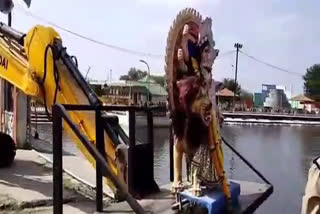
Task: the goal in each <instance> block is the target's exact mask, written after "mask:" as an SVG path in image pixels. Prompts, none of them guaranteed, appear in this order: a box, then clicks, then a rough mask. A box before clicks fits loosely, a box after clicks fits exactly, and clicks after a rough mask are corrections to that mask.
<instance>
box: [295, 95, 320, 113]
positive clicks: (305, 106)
mask: <svg viewBox="0 0 320 214" xmlns="http://www.w3.org/2000/svg"><path fill="white" fill-rule="evenodd" d="M290 102H291V106H292V108H293V109H296V110H303V111H307V112H309V113H311V112H316V113H319V105H318V103H317V102H316V101H315V100H313V99H310V98H309V97H307V96H305V95H302V94H300V95H297V96H295V97H293V98H292V99H291V100H290Z"/></svg>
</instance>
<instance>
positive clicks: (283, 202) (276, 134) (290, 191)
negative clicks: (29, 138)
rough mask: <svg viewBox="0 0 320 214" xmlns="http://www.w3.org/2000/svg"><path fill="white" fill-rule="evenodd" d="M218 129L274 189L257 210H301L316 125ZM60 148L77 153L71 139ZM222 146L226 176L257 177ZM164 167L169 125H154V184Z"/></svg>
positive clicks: (319, 137) (318, 148) (316, 148)
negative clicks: (165, 126)
mask: <svg viewBox="0 0 320 214" xmlns="http://www.w3.org/2000/svg"><path fill="white" fill-rule="evenodd" d="M39 129H40V132H41V133H40V137H41V138H42V139H47V138H51V137H52V135H51V132H50V131H51V125H48V126H41V127H39ZM222 134H223V136H224V137H225V139H226V140H227V141H228V142H229V143H230V144H232V145H233V146H234V147H235V148H236V149H237V150H238V151H239V152H240V153H241V154H242V155H243V156H244V157H245V158H246V159H247V160H249V161H250V162H251V163H252V164H253V165H254V166H255V167H256V168H257V169H258V170H259V171H260V172H261V173H262V174H263V175H264V176H265V177H266V178H267V179H268V180H269V181H270V182H271V183H272V184H273V185H274V193H273V194H272V195H271V196H270V198H269V199H268V200H267V201H266V202H265V203H264V204H263V205H262V206H261V207H260V208H259V209H258V210H257V212H256V213H258V214H269V213H289V214H294V213H301V202H302V201H301V200H302V196H303V194H304V188H305V184H306V181H307V174H308V170H309V167H310V162H311V161H312V159H313V158H314V157H316V156H318V155H320V127H315V126H314V127H312V126H301V127H299V126H249V125H242V126H241V125H225V126H224V127H223V129H222ZM136 138H137V140H138V141H141V142H146V140H147V129H146V127H144V126H138V125H137V127H136ZM65 140H66V138H65ZM65 142H70V141H68V140H67V141H65ZM64 148H65V149H66V150H67V151H69V152H71V153H78V151H77V149H76V148H75V147H74V145H73V144H72V143H65V144H64ZM224 151H225V169H226V171H227V174H228V176H229V178H232V179H239V180H249V181H257V182H262V181H261V179H259V178H258V177H257V176H255V174H254V173H252V171H250V170H249V169H248V168H247V167H246V166H245V165H244V164H243V163H242V162H241V160H239V159H238V158H237V157H236V156H235V155H233V154H232V153H231V152H230V151H229V150H228V149H226V148H225V150H224ZM169 166H170V165H169V130H168V129H167V128H156V129H154V169H155V179H156V181H157V183H158V184H159V185H161V184H167V183H169Z"/></svg>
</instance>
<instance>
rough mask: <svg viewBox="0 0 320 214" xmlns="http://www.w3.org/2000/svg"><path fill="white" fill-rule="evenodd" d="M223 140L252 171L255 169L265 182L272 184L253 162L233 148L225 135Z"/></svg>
mask: <svg viewBox="0 0 320 214" xmlns="http://www.w3.org/2000/svg"><path fill="white" fill-rule="evenodd" d="M221 138H222V141H223V142H224V143H225V144H226V146H228V147H229V149H231V151H232V152H234V153H235V154H236V155H237V156H238V157H239V158H240V159H241V160H242V161H243V162H244V163H245V164H246V165H247V166H248V167H249V168H250V169H251V170H252V171H254V172H255V173H256V174H257V175H258V176H259V177H260V178H261V179H262V180H263V181H264V182H266V183H267V184H269V185H272V184H271V183H270V182H269V181H268V180H267V179H266V178H265V177H264V176H263V175H262V174H261V172H259V171H258V170H257V169H256V168H254V166H252V164H251V163H250V162H249V161H248V160H247V159H245V158H244V157H243V156H242V155H241V154H240V153H239V152H238V151H237V150H236V149H235V148H233V147H232V146H231V145H230V144H229V143H228V142H227V141H226V140H225V139H224V138H223V137H221Z"/></svg>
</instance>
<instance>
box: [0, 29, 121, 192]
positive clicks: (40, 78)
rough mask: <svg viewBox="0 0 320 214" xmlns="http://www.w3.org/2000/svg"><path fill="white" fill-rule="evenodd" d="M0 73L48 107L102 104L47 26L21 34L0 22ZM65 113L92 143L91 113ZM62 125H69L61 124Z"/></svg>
mask: <svg viewBox="0 0 320 214" xmlns="http://www.w3.org/2000/svg"><path fill="white" fill-rule="evenodd" d="M0 77H1V78H3V79H5V80H7V81H8V82H10V83H11V84H13V85H14V86H16V87H17V88H19V89H20V90H21V91H23V92H24V93H25V94H26V95H30V96H33V97H36V98H39V99H42V101H43V103H44V104H45V106H46V108H47V109H48V110H49V111H51V107H52V105H53V104H55V103H60V104H85V105H94V106H98V105H102V103H101V102H100V100H99V99H98V97H97V96H96V94H95V93H94V92H93V91H92V90H91V88H90V87H89V86H88V84H87V83H86V81H85V79H84V78H83V76H82V75H81V73H80V72H79V70H78V68H77V63H76V61H74V60H73V58H72V57H71V56H69V55H68V53H67V51H66V48H65V47H63V44H62V40H61V37H60V36H59V34H58V33H57V32H56V31H55V30H54V29H53V28H51V27H44V26H40V25H37V26H35V27H33V28H32V29H31V30H30V31H29V32H28V33H27V34H22V33H19V32H17V31H15V30H14V29H12V28H10V27H8V26H7V25H5V24H3V23H0ZM69 114H70V117H71V118H72V120H73V121H74V122H75V123H76V124H77V125H78V128H79V129H80V130H81V131H82V133H83V134H84V135H86V136H87V138H88V139H89V140H90V141H91V142H92V143H93V144H95V114H94V113H90V112H70V113H69ZM65 128H66V129H68V128H69V127H68V126H67V125H65ZM109 131H110V130H109ZM70 133H72V132H70ZM107 133H108V132H105V134H104V137H105V151H106V152H105V157H106V160H107V162H108V164H109V167H110V168H111V170H112V172H113V173H114V174H115V175H117V176H118V177H119V179H122V180H124V176H123V174H122V173H121V172H120V171H119V170H118V168H117V166H116V163H115V149H116V146H117V145H116V142H117V143H119V142H118V141H116V140H115V139H110V138H109V136H108V134H107ZM75 143H76V145H77V147H78V148H79V149H80V150H81V151H82V153H83V154H84V155H85V157H86V158H87V159H88V161H89V162H90V163H91V164H92V165H93V166H94V167H95V160H94V159H93V157H92V156H91V155H90V153H89V152H88V151H87V150H86V148H85V147H84V146H83V145H82V144H81V143H80V142H79V141H78V140H77V138H76V137H75ZM106 182H107V184H108V186H109V187H110V188H111V189H112V190H113V192H114V193H115V194H116V193H117V189H116V188H115V186H114V184H113V183H112V182H111V181H110V180H109V179H106ZM123 182H124V181H123Z"/></svg>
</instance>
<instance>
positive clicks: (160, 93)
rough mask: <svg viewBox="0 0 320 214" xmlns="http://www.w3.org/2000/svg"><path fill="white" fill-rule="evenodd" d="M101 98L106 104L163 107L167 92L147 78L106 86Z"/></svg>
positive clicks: (120, 81)
mask: <svg viewBox="0 0 320 214" xmlns="http://www.w3.org/2000/svg"><path fill="white" fill-rule="evenodd" d="M104 91H105V92H104V95H103V96H102V98H103V99H104V101H105V102H107V103H112V104H125V105H144V104H145V103H147V102H149V103H151V104H154V105H165V104H166V101H167V91H166V89H165V88H163V87H162V86H161V85H160V84H158V83H157V82H156V81H154V80H153V79H151V78H150V79H149V77H148V76H146V77H144V78H142V79H140V80H138V81H131V80H119V81H116V82H111V83H109V84H107V86H106V88H105V89H104Z"/></svg>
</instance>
